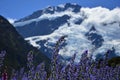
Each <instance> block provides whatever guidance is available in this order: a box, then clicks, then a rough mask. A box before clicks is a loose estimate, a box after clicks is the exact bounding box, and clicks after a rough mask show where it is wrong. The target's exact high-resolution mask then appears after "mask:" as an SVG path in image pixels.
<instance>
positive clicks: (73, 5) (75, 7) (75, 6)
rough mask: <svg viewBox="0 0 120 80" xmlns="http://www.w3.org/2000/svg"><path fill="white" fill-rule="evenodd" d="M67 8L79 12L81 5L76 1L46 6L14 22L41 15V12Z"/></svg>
mask: <svg viewBox="0 0 120 80" xmlns="http://www.w3.org/2000/svg"><path fill="white" fill-rule="evenodd" d="M68 9H70V10H72V12H74V13H78V12H80V9H81V6H79V5H78V4H76V3H66V4H61V5H59V6H48V7H47V8H44V9H42V10H38V11H36V12H33V13H32V14H31V15H29V16H26V17H24V18H22V19H20V20H18V21H15V23H16V22H24V21H27V20H31V19H35V18H38V17H40V16H42V15H43V14H54V13H55V12H64V11H66V10H68Z"/></svg>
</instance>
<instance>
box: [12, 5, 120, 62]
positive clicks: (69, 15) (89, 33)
mask: <svg viewBox="0 0 120 80" xmlns="http://www.w3.org/2000/svg"><path fill="white" fill-rule="evenodd" d="M13 25H14V26H15V28H16V30H17V31H18V32H19V33H20V34H21V35H22V36H23V37H24V39H25V40H27V41H29V43H30V44H31V45H33V46H34V47H37V48H38V49H39V50H40V51H41V52H42V53H44V54H45V55H47V56H48V57H49V58H51V54H52V50H53V48H54V44H55V43H56V41H57V40H58V39H59V38H60V37H61V36H64V35H66V36H67V37H66V38H65V44H64V45H63V46H62V47H61V48H60V52H59V54H60V55H61V56H62V58H64V59H69V58H70V57H71V56H72V55H73V54H74V53H76V54H77V58H76V61H79V59H80V57H81V54H82V53H83V52H84V51H85V50H88V52H89V55H93V59H95V58H96V57H97V56H98V55H104V54H105V53H106V52H107V50H110V51H111V53H112V54H111V55H110V57H115V56H120V35H119V34H120V8H114V9H112V10H109V9H107V8H104V7H95V8H88V7H81V6H80V5H78V4H75V3H74V4H72V3H66V4H61V5H58V6H50V7H47V8H45V9H42V10H38V11H36V12H34V13H32V14H31V15H28V16H26V17H24V18H22V19H20V20H17V21H15V22H14V23H13Z"/></svg>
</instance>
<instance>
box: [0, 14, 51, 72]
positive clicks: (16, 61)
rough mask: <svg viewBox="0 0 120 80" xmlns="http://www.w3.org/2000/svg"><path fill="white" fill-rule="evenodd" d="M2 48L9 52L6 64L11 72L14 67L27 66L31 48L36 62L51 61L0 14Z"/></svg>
mask: <svg viewBox="0 0 120 80" xmlns="http://www.w3.org/2000/svg"><path fill="white" fill-rule="evenodd" d="M2 50H6V52H7V54H6V56H5V60H4V66H7V69H8V72H11V71H12V69H13V68H14V69H17V70H18V69H20V68H22V67H26V65H27V63H26V62H27V54H28V52H29V51H31V50H32V51H33V53H34V57H35V60H34V61H35V64H38V63H40V62H45V63H46V65H47V66H48V65H49V63H50V59H48V58H47V57H46V56H45V55H44V54H42V53H41V52H40V51H39V50H37V49H36V48H34V47H33V46H32V45H30V44H29V43H28V42H27V41H25V40H24V38H23V37H22V36H21V35H19V33H18V32H17V31H16V29H15V28H14V27H13V25H11V24H10V23H9V22H8V21H7V20H6V19H5V18H4V17H3V16H0V51H2ZM3 68H4V67H3Z"/></svg>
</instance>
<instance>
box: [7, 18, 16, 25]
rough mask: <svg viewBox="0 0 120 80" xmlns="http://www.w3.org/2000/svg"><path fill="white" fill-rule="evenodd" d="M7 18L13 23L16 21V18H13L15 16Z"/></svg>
mask: <svg viewBox="0 0 120 80" xmlns="http://www.w3.org/2000/svg"><path fill="white" fill-rule="evenodd" d="M7 20H8V21H9V22H10V23H11V24H13V23H14V21H15V20H16V19H13V18H7Z"/></svg>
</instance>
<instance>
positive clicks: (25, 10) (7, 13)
mask: <svg viewBox="0 0 120 80" xmlns="http://www.w3.org/2000/svg"><path fill="white" fill-rule="evenodd" d="M65 3H77V4H79V5H81V6H83V7H97V6H102V7H106V8H109V9H113V8H116V7H120V0H0V15H2V16H4V17H6V18H8V19H20V18H23V17H25V16H28V15H30V14H32V13H33V12H35V11H37V10H40V9H43V8H46V7H47V6H57V5H59V4H65Z"/></svg>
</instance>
